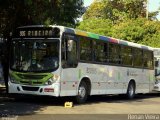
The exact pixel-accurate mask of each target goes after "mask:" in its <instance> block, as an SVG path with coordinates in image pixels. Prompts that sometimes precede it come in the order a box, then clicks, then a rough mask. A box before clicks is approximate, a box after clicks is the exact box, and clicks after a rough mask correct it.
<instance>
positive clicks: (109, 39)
mask: <svg viewBox="0 0 160 120" xmlns="http://www.w3.org/2000/svg"><path fill="white" fill-rule="evenodd" d="M36 27H40V28H41V27H53V28H54V27H57V28H59V29H60V31H62V32H66V33H71V34H76V35H80V36H84V37H89V38H93V39H97V40H102V41H107V42H111V43H117V44H121V45H125V46H132V47H137V48H141V49H146V50H152V51H153V48H152V47H149V46H146V45H142V44H137V43H133V42H129V41H125V40H120V39H116V38H112V37H107V36H102V35H98V34H95V33H91V32H86V31H82V30H78V29H73V28H69V27H64V26H57V25H30V26H22V27H19V28H36Z"/></svg>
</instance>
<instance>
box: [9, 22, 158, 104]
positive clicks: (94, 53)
mask: <svg viewBox="0 0 160 120" xmlns="http://www.w3.org/2000/svg"><path fill="white" fill-rule="evenodd" d="M153 66H154V59H153V50H152V48H150V47H148V46H144V45H140V44H136V43H132V42H127V41H124V40H118V39H114V38H110V37H105V36H101V35H97V34H94V33H90V32H84V31H80V30H76V29H72V28H67V27H63V26H43V25H38V26H37V25H35V26H24V27H19V28H17V31H16V33H15V35H14V37H13V39H12V41H11V55H10V70H9V81H8V85H9V93H16V94H32V95H41V96H43V95H47V96H55V97H61V96H75V97H76V100H77V102H78V103H84V102H85V101H86V100H87V97H88V96H90V95H107V94H126V95H127V96H128V98H129V99H131V98H133V97H134V96H135V94H137V93H148V92H150V91H152V90H153V87H154V82H155V81H154V67H153Z"/></svg>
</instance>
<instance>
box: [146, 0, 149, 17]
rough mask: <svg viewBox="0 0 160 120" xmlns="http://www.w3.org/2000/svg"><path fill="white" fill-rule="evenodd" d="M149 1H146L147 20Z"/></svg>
mask: <svg viewBox="0 0 160 120" xmlns="http://www.w3.org/2000/svg"><path fill="white" fill-rule="evenodd" d="M148 9H149V0H146V18H147V20H148Z"/></svg>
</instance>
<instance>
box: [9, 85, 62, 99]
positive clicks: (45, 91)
mask: <svg viewBox="0 0 160 120" xmlns="http://www.w3.org/2000/svg"><path fill="white" fill-rule="evenodd" d="M8 89H9V90H8V92H9V93H16V94H29V95H47V96H55V97H58V96H59V84H57V83H54V84H52V85H44V86H31V85H20V84H14V83H11V82H9V83H8Z"/></svg>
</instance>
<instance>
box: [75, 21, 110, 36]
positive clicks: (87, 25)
mask: <svg viewBox="0 0 160 120" xmlns="http://www.w3.org/2000/svg"><path fill="white" fill-rule="evenodd" d="M77 28H78V29H81V30H84V31H88V32H93V33H97V34H101V35H111V28H112V21H111V20H108V19H88V20H85V21H83V22H81V23H80V25H79V26H78V27H77Z"/></svg>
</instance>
